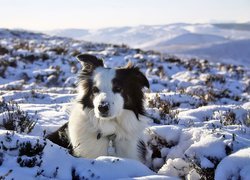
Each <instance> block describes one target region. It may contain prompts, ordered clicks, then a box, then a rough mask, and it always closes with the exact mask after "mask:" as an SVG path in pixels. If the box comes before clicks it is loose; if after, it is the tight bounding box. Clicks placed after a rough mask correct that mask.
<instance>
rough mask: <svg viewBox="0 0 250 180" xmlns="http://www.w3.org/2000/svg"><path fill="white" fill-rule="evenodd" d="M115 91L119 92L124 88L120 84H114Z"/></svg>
mask: <svg viewBox="0 0 250 180" xmlns="http://www.w3.org/2000/svg"><path fill="white" fill-rule="evenodd" d="M113 91H114V92H115V93H119V92H121V91H122V88H121V87H120V86H114V87H113Z"/></svg>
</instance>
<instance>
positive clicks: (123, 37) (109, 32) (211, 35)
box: [46, 23, 250, 65]
mask: <svg viewBox="0 0 250 180" xmlns="http://www.w3.org/2000/svg"><path fill="white" fill-rule="evenodd" d="M46 33H48V34H50V35H58V36H64V37H71V38H75V39H79V40H87V41H93V42H105V43H115V44H127V45H129V46H130V47H133V48H142V49H146V50H157V51H160V52H162V53H168V54H169V53H171V54H178V55H182V56H183V55H185V56H188V55H191V56H194V55H195V56H197V57H199V58H207V59H208V60H211V61H215V62H218V61H221V62H228V63H231V62H233V61H234V62H235V63H237V64H241V65H242V64H246V62H247V64H248V65H250V54H249V49H250V24H249V23H245V24H244V23H243V24H187V23H176V24H168V25H148V26H145V25H141V26H135V27H114V28H112V27H111V28H104V29H98V30H89V29H62V30H54V31H48V32H46Z"/></svg>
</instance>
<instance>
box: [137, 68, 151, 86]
mask: <svg viewBox="0 0 250 180" xmlns="http://www.w3.org/2000/svg"><path fill="white" fill-rule="evenodd" d="M134 74H135V78H136V79H137V80H138V82H139V83H140V84H141V85H142V86H143V87H147V88H149V82H148V79H147V78H146V76H145V75H144V74H143V73H142V72H141V71H140V70H139V69H138V68H136V70H135V72H134Z"/></svg>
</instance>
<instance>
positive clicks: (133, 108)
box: [48, 54, 149, 161]
mask: <svg viewBox="0 0 250 180" xmlns="http://www.w3.org/2000/svg"><path fill="white" fill-rule="evenodd" d="M77 59H78V61H80V63H81V65H82V71H81V73H80V75H79V82H78V95H77V97H76V99H75V100H74V102H73V106H72V109H71V112H70V117H69V122H68V124H66V125H64V126H63V127H62V128H60V129H59V130H58V131H57V132H55V133H52V134H51V135H49V137H48V138H49V139H50V140H51V141H53V142H55V143H57V144H59V145H62V146H64V147H65V146H67V143H65V142H66V141H63V140H62V139H68V140H69V143H70V145H71V148H72V150H73V154H74V155H75V156H79V157H85V158H97V157H98V156H109V155H111V156H118V157H124V158H131V159H136V160H140V161H144V159H145V153H146V148H145V143H144V137H145V135H144V130H145V128H146V127H147V123H148V120H149V118H147V117H146V116H145V111H144V101H143V99H144V93H143V91H142V89H143V88H144V87H147V88H149V82H148V80H147V78H146V77H145V76H144V75H143V74H142V73H141V72H140V71H139V69H138V68H137V67H134V66H132V65H131V63H128V65H127V66H126V67H123V68H117V69H111V68H106V67H104V64H103V61H102V60H101V59H98V58H97V57H95V56H93V55H89V54H81V55H78V56H77ZM66 126H68V127H67V135H66V136H67V137H66V138H64V137H62V135H63V133H61V130H64V129H65V127H66ZM64 135H65V134H64Z"/></svg>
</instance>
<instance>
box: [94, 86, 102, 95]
mask: <svg viewBox="0 0 250 180" xmlns="http://www.w3.org/2000/svg"><path fill="white" fill-rule="evenodd" d="M99 91H100V90H99V89H98V87H96V86H94V87H93V88H92V92H93V93H94V94H96V93H99Z"/></svg>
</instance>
